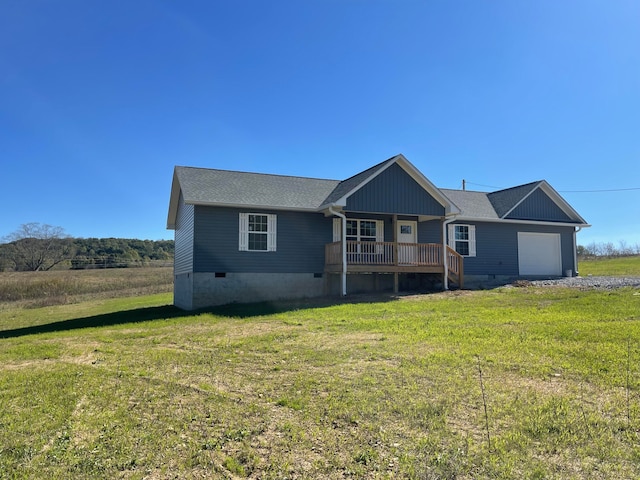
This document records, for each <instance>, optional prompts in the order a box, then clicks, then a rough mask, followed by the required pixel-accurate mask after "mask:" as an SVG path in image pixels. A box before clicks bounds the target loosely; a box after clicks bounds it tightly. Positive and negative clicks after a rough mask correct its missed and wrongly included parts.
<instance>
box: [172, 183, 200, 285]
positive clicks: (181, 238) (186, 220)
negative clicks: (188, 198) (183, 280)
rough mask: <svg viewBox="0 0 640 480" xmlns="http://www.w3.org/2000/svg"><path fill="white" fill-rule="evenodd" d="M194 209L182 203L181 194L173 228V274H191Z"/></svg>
mask: <svg viewBox="0 0 640 480" xmlns="http://www.w3.org/2000/svg"><path fill="white" fill-rule="evenodd" d="M194 210H195V209H194V207H193V205H187V204H185V203H184V199H183V197H182V194H180V201H179V203H178V214H177V218H176V228H175V234H174V235H175V255H174V273H175V274H176V275H179V274H182V273H189V272H193V224H194Z"/></svg>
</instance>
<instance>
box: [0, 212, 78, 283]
mask: <svg viewBox="0 0 640 480" xmlns="http://www.w3.org/2000/svg"><path fill="white" fill-rule="evenodd" d="M5 241H6V242H7V243H8V244H9V249H8V251H9V257H10V258H11V260H13V263H14V264H15V266H16V270H28V271H33V272H37V271H41V270H49V269H51V268H52V267H54V266H55V265H58V264H59V263H61V262H63V261H65V260H68V259H69V258H71V257H72V254H73V243H72V241H71V238H70V237H69V236H68V235H67V234H66V233H65V232H64V229H63V228H62V227H53V226H51V225H46V224H40V223H25V224H24V225H22V226H20V228H19V229H18V230H16V231H15V232H13V233H12V234H10V235H8V236H7V237H6V238H5Z"/></svg>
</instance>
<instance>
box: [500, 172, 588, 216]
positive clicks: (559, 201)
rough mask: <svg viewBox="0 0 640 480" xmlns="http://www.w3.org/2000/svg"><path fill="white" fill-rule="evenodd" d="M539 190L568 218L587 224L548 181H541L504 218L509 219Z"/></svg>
mask: <svg viewBox="0 0 640 480" xmlns="http://www.w3.org/2000/svg"><path fill="white" fill-rule="evenodd" d="M537 189H541V190H542V191H543V192H544V193H546V194H547V196H548V197H549V198H550V199H551V200H552V201H553V203H555V204H556V205H557V206H558V208H559V209H560V210H562V211H563V212H564V213H565V214H566V215H567V216H568V217H570V218H573V219H575V220H577V221H579V222H581V223H583V224H586V223H587V222H586V220H585V219H584V218H582V217H581V216H580V215H579V214H578V212H576V211H575V210H574V209H573V207H572V206H571V205H569V204H568V203H567V201H566V200H565V199H564V198H562V197H561V196H560V194H559V193H558V192H556V190H555V189H554V188H553V187H552V186H551V185H549V182H547V181H546V180H540V183H539V184H538V185H537V186H536V187H535V188H533V189H531V191H530V192H529V193H527V194H526V195H525V196H524V197H522V199H521V200H520V201H519V202H518V203H516V204H515V205H514V206H513V208H511V209H510V210H509V211H508V212H507V213H505V214H504V215H503V217H502V218H505V217H508V216H509V215H510V214H511V212H513V211H514V210H515V209H516V208H518V207H519V206H520V205H521V204H522V203H523V202H524V201H525V200H526V199H527V198H529V196H530V195H533V192H535V191H536V190H537Z"/></svg>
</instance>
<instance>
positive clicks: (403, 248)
mask: <svg viewBox="0 0 640 480" xmlns="http://www.w3.org/2000/svg"><path fill="white" fill-rule="evenodd" d="M396 238H397V239H398V264H399V265H414V264H416V263H417V261H418V245H417V243H418V222H415V221H411V220H398V232H397V236H396Z"/></svg>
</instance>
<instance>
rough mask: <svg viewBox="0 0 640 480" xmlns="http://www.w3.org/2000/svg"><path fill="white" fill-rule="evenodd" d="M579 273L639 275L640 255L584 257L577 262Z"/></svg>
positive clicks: (583, 274)
mask: <svg viewBox="0 0 640 480" xmlns="http://www.w3.org/2000/svg"><path fill="white" fill-rule="evenodd" d="M578 266H579V271H580V275H582V276H585V275H615V276H624V275H634V276H638V275H640V255H633V256H626V257H613V258H593V259H584V260H580V261H579V262H578Z"/></svg>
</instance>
